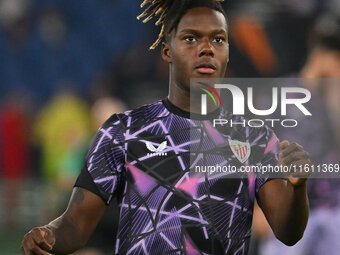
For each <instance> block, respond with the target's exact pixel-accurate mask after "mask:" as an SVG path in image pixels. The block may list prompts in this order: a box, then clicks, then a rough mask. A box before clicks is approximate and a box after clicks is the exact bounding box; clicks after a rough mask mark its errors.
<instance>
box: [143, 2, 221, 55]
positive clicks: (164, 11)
mask: <svg viewBox="0 0 340 255" xmlns="http://www.w3.org/2000/svg"><path fill="white" fill-rule="evenodd" d="M223 1H224V0H144V1H143V3H142V4H141V5H140V6H141V8H143V7H144V6H146V5H148V7H147V8H146V9H145V10H144V12H143V13H142V14H140V15H139V16H138V17H137V19H138V20H139V19H141V18H143V17H145V18H144V20H143V23H146V22H148V21H149V20H151V19H152V18H154V17H158V19H157V21H156V22H155V25H156V26H158V25H162V27H161V31H160V33H159V35H158V38H157V40H156V41H155V42H154V43H153V44H152V45H151V47H150V50H153V49H155V48H156V47H157V46H158V44H159V43H160V42H161V41H162V39H163V38H164V37H167V36H168V35H169V34H170V33H171V31H172V30H173V29H174V28H177V25H178V23H179V21H180V19H181V18H182V16H183V15H184V14H185V13H186V12H187V11H188V10H190V9H193V8H195V7H208V8H210V9H213V10H216V11H219V12H221V13H222V14H223V15H224V17H225V18H226V19H227V15H226V14H225V12H224V9H223V7H222V5H221V3H220V2H223Z"/></svg>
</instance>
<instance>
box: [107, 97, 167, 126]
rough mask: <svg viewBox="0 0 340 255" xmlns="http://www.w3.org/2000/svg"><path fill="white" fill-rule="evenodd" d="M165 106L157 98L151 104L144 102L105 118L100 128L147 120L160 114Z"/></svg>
mask: <svg viewBox="0 0 340 255" xmlns="http://www.w3.org/2000/svg"><path fill="white" fill-rule="evenodd" d="M165 110H166V108H165V107H164V104H163V102H162V100H158V101H156V102H154V103H151V104H145V105H142V106H140V107H137V108H135V109H131V110H127V111H124V112H121V113H115V114H112V115H111V116H110V118H109V119H107V120H106V121H105V122H104V124H103V125H102V128H109V127H122V128H123V127H125V128H126V127H129V126H131V125H133V124H135V123H140V122H145V121H147V122H149V121H150V120H154V119H155V118H157V117H159V116H162V113H164V111H165Z"/></svg>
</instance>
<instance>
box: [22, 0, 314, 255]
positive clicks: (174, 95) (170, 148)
mask: <svg viewBox="0 0 340 255" xmlns="http://www.w3.org/2000/svg"><path fill="white" fill-rule="evenodd" d="M147 2H151V1H148V0H146V1H145V2H144V3H143V4H145V3H147ZM144 14H149V15H150V18H152V17H153V16H155V15H158V14H160V16H161V17H160V19H159V21H158V23H161V24H162V30H161V33H160V35H159V38H158V40H157V42H156V43H155V44H154V45H153V46H152V48H154V47H155V46H157V44H158V43H159V42H160V41H161V40H162V38H163V36H165V37H166V42H164V43H163V44H162V56H163V59H164V60H165V61H167V62H168V63H169V66H170V81H169V96H168V98H167V99H164V100H162V101H158V102H156V103H154V104H151V105H146V106H142V107H140V108H138V109H135V110H132V111H128V112H125V113H122V114H115V115H113V116H112V117H111V118H110V119H109V120H107V121H106V122H105V123H104V124H103V126H102V128H101V129H100V130H99V131H98V134H97V136H96V138H95V141H94V144H93V146H92V148H91V149H90V151H89V153H88V156H87V158H86V164H85V166H84V168H83V169H82V172H81V174H80V176H79V177H78V180H77V182H76V184H75V188H74V191H73V194H72V197H71V200H70V203H69V206H68V208H67V209H66V211H65V213H64V214H63V215H62V216H60V217H59V218H57V219H56V220H54V221H52V222H51V223H49V224H48V225H46V226H42V227H39V228H35V229H33V230H31V231H30V232H29V233H28V234H26V236H25V238H24V241H23V244H22V251H23V254H44V255H45V254H48V252H54V253H57V254H67V253H70V252H73V251H75V250H77V249H79V248H81V247H82V246H83V245H84V244H85V243H86V241H87V240H88V238H89V237H90V235H91V233H92V231H93V229H94V228H95V227H96V225H97V223H98V221H99V219H100V218H101V216H102V215H103V212H104V211H105V208H106V204H108V203H110V201H111V200H112V199H113V198H116V197H117V199H118V201H119V203H120V205H119V206H120V223H119V227H118V234H117V240H116V250H115V254H247V251H248V244H249V239H250V234H251V221H252V210H253V203H254V198H255V196H256V197H257V198H258V201H259V203H260V205H261V208H262V209H263V211H264V213H265V215H266V217H267V219H268V221H269V222H270V225H271V227H272V229H273V231H274V233H275V234H276V236H277V237H278V238H279V239H280V240H281V241H282V242H284V243H285V244H287V245H293V244H295V243H296V242H297V241H298V240H299V239H300V238H301V236H302V235H303V232H304V229H305V226H306V224H307V219H308V199H307V194H306V178H307V177H308V173H305V174H303V175H302V177H303V178H293V177H292V176H291V177H289V179H288V180H283V179H276V180H271V181H268V180H269V179H265V178H256V179H254V178H248V179H247V178H238V179H235V178H234V179H231V178H225V177H224V176H221V175H207V174H204V173H203V174H196V173H194V174H193V173H192V166H191V165H190V157H191V158H194V159H195V163H196V164H207V165H208V164H209V165H216V164H224V165H228V164H238V165H239V166H240V163H239V161H238V159H237V157H236V156H235V154H234V153H233V152H232V149H231V148H230V146H229V144H228V141H231V140H234V141H236V140H237V141H242V142H247V143H249V145H250V146H251V155H250V156H249V158H248V160H247V163H248V164H250V165H253V164H266V165H267V164H277V163H278V162H277V159H278V157H280V158H279V161H280V163H281V164H283V165H290V164H296V165H304V164H309V163H310V161H309V158H308V154H307V153H306V152H305V151H304V150H303V149H302V147H301V146H299V145H297V144H294V143H293V144H289V142H288V141H284V142H282V143H281V145H280V154H279V151H278V148H277V147H278V146H277V145H278V142H277V138H276V136H275V135H274V134H273V132H272V131H271V130H269V129H268V128H262V129H258V128H256V129H255V128H249V127H246V128H243V127H241V128H239V127H237V128H228V127H223V128H221V129H215V128H214V127H212V124H211V122H210V121H209V119H212V118H214V117H220V118H222V117H225V118H234V119H235V120H240V119H239V118H236V117H233V116H232V115H231V114H229V113H225V112H223V111H221V110H220V109H215V110H213V111H211V112H210V113H208V115H206V116H204V117H205V118H202V116H201V115H200V114H197V113H198V112H199V110H198V109H199V107H198V106H197V107H190V103H189V102H190V78H217V77H224V74H225V72H226V67H227V63H228V58H229V48H228V32H227V30H228V29H227V19H226V16H225V13H224V11H223V9H222V7H221V5H220V4H219V3H218V2H217V1H215V0H203V1H202V0H188V1H183V0H175V1H172V0H171V1H170V0H168V1H162V0H160V1H157V0H156V1H153V2H152V3H151V4H150V6H149V7H148V8H147V9H146V11H145V12H144ZM144 14H143V15H142V16H144ZM150 18H147V19H146V20H148V19H150ZM189 111H190V112H191V113H190V112H189ZM190 138H192V140H190Z"/></svg>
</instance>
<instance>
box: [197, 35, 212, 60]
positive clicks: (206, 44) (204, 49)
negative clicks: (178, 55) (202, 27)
mask: <svg viewBox="0 0 340 255" xmlns="http://www.w3.org/2000/svg"><path fill="white" fill-rule="evenodd" d="M199 56H200V57H203V56H211V57H213V56H214V51H213V48H212V45H211V43H210V41H209V39H204V40H203V42H202V45H201V49H200V51H199Z"/></svg>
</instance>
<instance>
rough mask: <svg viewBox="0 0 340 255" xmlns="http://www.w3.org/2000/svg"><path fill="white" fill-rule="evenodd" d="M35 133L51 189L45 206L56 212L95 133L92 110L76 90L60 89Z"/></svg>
mask: <svg viewBox="0 0 340 255" xmlns="http://www.w3.org/2000/svg"><path fill="white" fill-rule="evenodd" d="M70 87H71V86H70ZM34 133H35V138H36V142H37V143H38V144H39V145H40V146H41V151H42V162H41V163H42V174H43V177H44V179H45V180H46V181H47V185H48V188H49V190H50V191H49V193H48V197H47V199H48V200H49V203H47V204H46V206H47V207H48V208H49V210H50V211H51V212H53V213H55V214H57V213H58V210H60V208H58V207H59V206H60V203H62V204H63V206H64V203H63V202H64V201H63V200H61V201H60V200H59V199H64V197H63V195H66V194H68V192H70V191H71V189H72V185H73V182H74V180H75V178H76V177H77V175H78V173H79V171H80V169H81V167H82V163H83V159H84V156H85V153H86V151H87V149H88V143H89V140H90V138H91V137H92V127H91V120H90V110H89V108H88V106H87V105H86V103H85V102H83V101H82V99H80V98H78V97H77V96H76V95H75V94H74V93H71V92H70V91H65V90H63V91H60V92H59V93H58V94H56V95H55V97H54V98H52V100H51V101H50V102H49V103H48V104H47V105H46V106H45V107H44V108H43V109H42V110H41V113H40V114H39V117H38V119H37V122H36V123H35V125H34ZM54 200H56V202H55V203H53V202H51V201H54ZM52 205H53V206H52ZM48 217H50V216H48ZM51 217H52V216H51Z"/></svg>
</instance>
